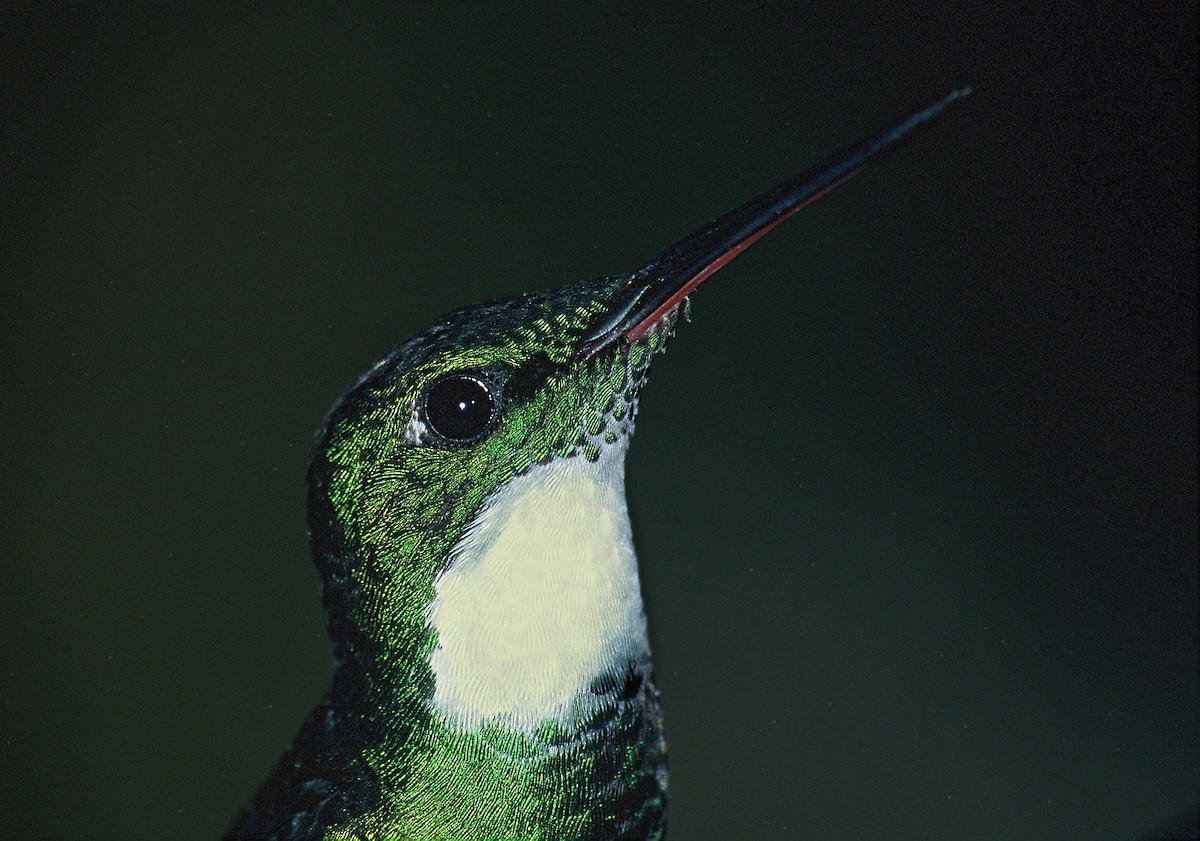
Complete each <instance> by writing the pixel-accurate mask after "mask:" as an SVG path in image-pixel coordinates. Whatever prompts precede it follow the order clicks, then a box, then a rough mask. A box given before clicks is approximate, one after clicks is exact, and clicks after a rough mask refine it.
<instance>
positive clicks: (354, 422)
mask: <svg viewBox="0 0 1200 841" xmlns="http://www.w3.org/2000/svg"><path fill="white" fill-rule="evenodd" d="M624 285H625V283H624V282H623V281H622V280H610V279H604V280H599V281H591V282H588V283H583V284H577V285H574V286H570V287H566V288H564V289H561V290H557V291H554V292H550V293H541V294H535V295H529V296H525V297H522V298H517V299H512V300H508V301H501V302H495V303H488V304H483V305H480V306H477V307H472V308H468V309H464V310H461V311H459V312H457V313H454V314H451V315H449V316H447V317H446V318H445V319H443V320H442V321H441V322H440V323H439V324H437V325H435V326H434V327H432V328H430V329H429V330H427V331H425V332H423V333H421V334H419V335H417V336H415V337H413V338H412V339H410V340H408V341H407V342H405V343H403V344H401V345H400V346H399V347H397V348H396V349H395V350H394V351H392V352H391V353H390V354H388V356H386V357H385V358H384V359H383V360H381V361H380V362H379V363H378V364H376V365H375V366H374V367H373V368H372V369H371V370H370V371H369V372H368V373H367V374H366V375H365V376H364V377H363V378H362V379H361V380H360V381H359V382H358V383H357V384H356V385H355V386H354V387H353V388H352V389H351V390H350V391H349V392H348V393H347V394H346V395H345V396H344V397H343V398H342V400H341V401H340V402H339V404H338V405H337V406H336V407H335V409H334V410H333V412H332V413H331V414H330V416H329V418H328V419H327V420H326V423H325V426H324V429H323V430H322V433H321V435H320V437H319V441H318V447H317V455H316V457H315V459H314V461H313V464H312V467H311V468H310V472H309V486H310V494H309V521H310V532H311V536H312V542H313V550H314V554H315V557H316V561H317V565H318V567H319V570H320V574H321V581H322V590H323V599H324V603H325V608H326V613H327V616H328V621H329V630H330V635H331V637H332V639H333V641H334V653H335V658H336V660H337V663H338V668H337V673H336V676H335V679H334V685H333V689H332V691H331V693H330V695H329V697H328V698H327V699H326V700H325V701H324V702H323V703H322V705H321V706H320V707H318V709H317V710H316V711H314V713H313V714H312V716H311V717H310V719H309V721H308V722H307V723H306V725H305V727H304V729H303V731H302V732H301V734H300V736H299V737H298V738H297V740H296V742H295V743H294V745H293V747H292V748H291V750H290V751H289V753H288V754H287V755H286V756H285V757H284V758H283V760H282V761H281V762H280V765H279V767H278V768H277V769H276V772H275V774H274V775H273V777H272V778H271V779H270V780H269V781H268V783H267V784H266V785H265V786H264V787H263V789H262V790H261V791H260V793H259V795H258V796H257V797H256V798H255V801H254V802H253V803H252V804H251V805H250V806H249V807H248V808H247V810H246V811H245V812H244V813H243V814H242V815H241V816H240V818H239V820H238V823H237V824H236V825H235V827H234V828H233V829H232V830H231V831H230V833H229V835H228V836H227V838H229V839H238V838H247V839H248V838H278V839H281V841H282V839H316V838H324V839H343V838H345V839H350V838H355V839H358V838H363V839H366V838H372V839H374V838H379V839H384V838H386V839H409V838H411V839H431V840H432V839H443V838H445V839H451V838H454V839H458V838H479V839H493V838H495V839H501V838H505V839H507V838H521V839H557V840H558V841H563V840H564V839H576V838H577V839H624V838H629V839H635V838H636V839H641V838H652V837H658V836H659V835H660V834H661V827H662V825H663V819H664V815H665V784H666V771H665V751H664V747H663V740H662V733H661V714H660V710H659V702H658V693H657V690H656V689H655V686H654V682H653V679H652V675H651V674H650V671H649V668H650V666H649V656H648V652H646V653H645V656H644V657H642V658H641V659H640V662H637V663H634V664H631V666H632V668H633V669H635V670H637V672H638V673H637V674H630V675H617V676H613V679H612V680H610V681H609V683H610V684H611V686H609V687H608V692H607V695H606V694H605V693H600V697H602V698H606V699H607V703H606V704H605V706H604V707H603V708H602V709H601V710H600V711H599V712H598V713H597V714H596V715H595V716H593V717H592V718H591V720H589V721H588V722H586V724H585V726H583V727H581V728H578V729H572V730H566V729H565V728H563V727H561V726H559V725H557V724H555V723H553V722H547V723H546V724H545V725H544V726H542V727H541V728H539V729H538V731H537V732H535V733H533V734H525V733H520V732H512V731H506V730H505V729H503V728H501V727H491V728H488V729H486V730H484V731H483V732H481V733H463V732H458V731H456V730H455V729H454V728H452V727H451V726H449V725H448V724H447V723H446V722H445V721H443V720H441V719H440V717H439V716H438V714H437V712H436V710H434V709H432V708H431V704H430V699H431V697H432V694H433V689H434V678H433V674H432V671H431V669H430V665H429V659H430V656H431V654H432V651H433V649H434V646H435V645H436V642H437V641H436V635H435V634H434V633H433V632H432V630H431V628H430V627H429V623H428V621H427V616H426V609H427V606H428V605H429V603H430V601H431V600H432V599H433V597H434V581H435V579H436V578H437V576H438V575H439V573H441V572H442V567H443V565H444V564H445V563H446V559H447V558H448V557H449V555H450V551H451V549H452V547H453V545H454V544H455V542H456V541H457V540H458V539H459V537H460V536H461V535H462V533H463V530H464V529H465V528H466V527H467V525H468V523H470V522H471V519H472V517H473V516H475V514H476V513H477V512H478V510H479V508H480V506H481V505H482V504H483V502H484V499H485V498H486V497H487V495H488V493H489V492H490V491H491V490H493V489H495V488H497V487H500V486H502V485H504V484H505V483H506V482H508V481H510V480H511V479H512V478H513V477H515V476H517V475H519V474H521V473H523V472H525V471H526V470H528V469H529V468H530V467H531V466H532V465H536V464H539V463H544V462H546V461H549V460H551V459H556V458H580V459H591V460H594V459H596V458H597V457H598V448H601V447H604V446H610V445H616V443H617V441H618V438H619V437H620V436H625V435H627V434H628V433H629V432H630V431H631V429H632V422H633V416H634V414H635V412H636V400H637V390H638V388H639V387H640V386H641V384H642V382H643V381H644V378H645V371H646V368H647V366H648V364H649V360H650V357H651V356H652V355H653V353H654V351H655V350H657V349H658V348H659V347H660V346H661V345H662V343H663V342H664V341H665V337H666V335H667V334H668V332H669V328H670V323H671V322H672V321H673V318H668V319H667V321H666V322H665V323H664V324H663V325H662V326H661V328H660V329H656V330H654V331H652V332H651V333H650V334H649V335H647V336H646V337H645V338H644V339H642V340H641V341H640V342H638V343H636V344H635V345H633V346H631V347H627V348H620V347H614V348H613V349H611V350H610V351H608V352H606V353H602V354H598V355H596V356H594V357H592V358H590V359H588V360H586V361H584V360H580V358H579V355H578V353H577V351H578V345H579V343H580V340H581V338H582V337H583V336H584V335H585V333H586V332H587V330H588V328H589V327H591V326H592V325H593V324H594V322H595V321H596V318H597V317H598V316H599V315H601V314H603V313H604V312H606V311H607V310H608V309H609V308H610V307H611V305H612V301H613V298H614V296H615V295H616V294H618V293H619V292H620V291H621V290H622V288H623V287H624ZM456 370H472V371H485V372H487V374H488V376H489V377H490V378H491V379H492V381H494V382H496V383H498V384H499V385H500V387H501V388H502V390H503V395H504V409H503V415H502V417H501V418H500V419H499V421H498V423H497V424H496V427H495V429H494V431H493V432H492V434H491V435H490V436H489V437H488V438H487V439H486V440H484V441H483V442H480V443H479V444H478V445H476V446H470V447H437V446H420V445H419V442H417V443H414V442H413V441H412V438H413V433H412V421H413V407H414V405H416V404H417V403H418V402H419V397H420V395H421V393H422V391H423V389H425V388H426V387H427V385H428V384H429V382H431V381H433V380H435V379H436V378H438V377H440V376H442V375H443V374H445V373H446V372H447V371H456ZM598 677H600V678H604V677H605V676H598Z"/></svg>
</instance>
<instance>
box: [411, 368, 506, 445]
mask: <svg viewBox="0 0 1200 841" xmlns="http://www.w3.org/2000/svg"><path fill="white" fill-rule="evenodd" d="M495 414H496V401H495V400H494V399H493V398H492V392H491V389H490V388H489V387H488V385H487V383H485V382H483V381H482V380H480V379H477V378H475V377H471V376H467V375H466V374H459V375H457V376H453V377H446V378H445V379H444V380H439V381H438V382H436V383H434V385H433V387H432V388H431V389H429V392H428V393H427V394H426V395H425V419H426V420H427V421H428V422H429V425H430V426H431V427H433V431H434V432H436V433H437V434H438V435H440V436H442V437H443V438H445V439H446V440H447V441H453V442H455V443H460V444H461V443H465V442H467V441H470V440H471V439H473V438H476V437H478V436H479V435H480V433H482V432H483V431H484V430H486V429H487V428H488V425H489V424H491V422H492V418H493V417H494V416H495Z"/></svg>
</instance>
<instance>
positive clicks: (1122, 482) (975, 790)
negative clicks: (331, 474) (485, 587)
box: [0, 2, 1200, 841]
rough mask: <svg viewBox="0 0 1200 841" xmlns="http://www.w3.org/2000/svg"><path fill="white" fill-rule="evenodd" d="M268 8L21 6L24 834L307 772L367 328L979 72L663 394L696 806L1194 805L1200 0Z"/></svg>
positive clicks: (537, 271) (760, 253)
mask: <svg viewBox="0 0 1200 841" xmlns="http://www.w3.org/2000/svg"><path fill="white" fill-rule="evenodd" d="M175 5H177V6H182V4H175ZM242 6H243V7H242V8H240V9H239V8H235V7H234V6H232V5H229V6H219V7H215V8H209V7H205V6H192V5H190V4H189V7H188V8H187V9H186V10H180V9H178V8H174V6H172V7H171V8H169V9H166V10H160V11H148V10H146V9H140V10H139V8H138V7H136V6H133V5H130V4H116V5H107V4H94V3H81V4H78V5H72V4H60V5H59V6H58V7H56V10H55V11H47V9H49V8H51V6H49V5H48V4H28V6H27V7H26V8H25V9H24V10H22V7H21V6H20V5H17V6H13V5H12V4H9V5H6V6H5V11H4V12H3V13H2V16H0V21H2V28H3V43H2V44H0V61H2V62H3V73H4V81H3V93H2V97H3V100H2V101H0V106H2V112H0V113H2V116H0V132H2V148H0V156H2V157H0V159H2V160H3V164H4V166H3V169H2V170H0V177H2V178H3V183H2V184H0V195H2V197H3V198H2V201H0V213H2V214H3V215H2V217H0V225H2V227H0V236H2V237H3V240H2V245H3V248H2V250H0V260H2V263H0V270H2V275H0V284H2V286H0V294H2V299H0V304H2V307H3V311H2V314H0V320H2V321H0V328H2V337H0V338H2V342H3V344H2V353H3V358H2V362H0V366H2V368H0V373H2V376H3V388H2V392H0V400H2V404H0V409H2V415H0V423H2V436H3V437H2V441H3V445H2V449H0V467H2V471H3V472H2V479H3V482H2V491H0V493H2V504H3V520H2V524H3V533H2V535H0V537H2V542H0V545H2V547H3V554H4V557H3V566H2V570H3V573H2V574H3V579H2V581H0V610H2V611H3V620H2V622H3V625H2V634H3V636H2V638H0V643H2V645H3V670H2V672H0V680H2V681H3V683H2V684H0V699H2V700H0V704H2V706H0V713H3V722H4V725H3V726H4V736H3V739H2V740H0V744H2V745H3V754H2V756H0V759H2V761H3V774H4V777H3V779H2V780H0V826H2V827H3V833H4V835H5V836H6V837H10V838H22V839H39V838H64V839H67V838H71V839H191V838H195V839H204V838H213V837H214V836H216V835H217V834H218V833H219V832H220V831H221V830H222V828H223V827H224V826H225V825H226V824H227V822H228V821H229V819H230V818H231V816H232V815H233V814H234V812H236V810H237V809H238V808H239V807H240V806H241V805H242V803H243V802H244V800H245V799H246V797H247V796H248V795H249V794H250V792H251V791H252V789H253V788H254V787H255V785H256V784H257V782H258V781H259V780H260V779H261V778H262V777H263V775H264V774H265V773H266V772H267V771H268V769H269V768H270V767H271V766H272V764H273V763H274V761H275V759H276V757H277V755H278V754H279V753H280V751H281V750H282V749H283V747H284V746H285V745H286V743H287V742H288V740H289V739H290V738H291V736H292V735H293V733H294V731H295V729H296V727H297V726H298V724H299V723H300V721H301V719H302V718H303V716H304V715H305V714H306V712H307V711H308V710H309V709H310V707H311V706H312V705H313V704H314V703H315V702H316V700H317V699H318V697H319V696H320V694H321V692H322V690H323V688H324V686H325V684H326V681H327V679H328V675H329V671H330V662H329V657H328V653H327V648H326V644H325V639H324V633H323V629H322V617H321V614H320V610H319V604H318V598H317V589H316V580H315V575H314V572H313V570H312V568H311V566H310V564H309V561H308V550H307V545H306V539H305V534H304V521H303V500H304V494H303V485H302V479H303V475H304V470H305V465H306V462H307V460H308V457H309V452H310V447H311V441H312V433H313V430H314V429H316V427H317V425H318V423H319V422H320V420H321V417H322V415H323V414H324V412H325V411H326V410H327V408H328V407H329V406H330V405H331V404H332V402H333V401H334V400H335V399H336V397H337V396H338V395H339V393H340V392H341V390H342V389H343V387H345V386H346V385H347V384H348V383H349V382H351V381H352V380H353V379H354V378H355V377H356V375H357V374H358V373H359V372H360V371H361V370H363V369H365V368H366V367H367V365H369V364H370V362H371V361H372V359H373V358H374V357H375V356H377V355H378V354H379V353H381V352H382V351H384V350H385V349H386V348H387V347H389V346H390V345H391V344H393V343H394V342H395V341H397V340H399V339H401V338H403V337H404V336H405V335H407V334H408V333H410V332H412V331H414V330H416V329H418V328H421V327H423V326H425V325H426V324H428V323H430V322H431V321H432V320H433V319H434V318H436V317H437V315H438V314H440V313H441V312H443V311H445V310H447V309H451V308H454V307H457V306H459V305H462V304H465V303H469V302H472V301H475V300H478V299H481V298H488V297H497V296H502V295H510V294H515V293H520V292H524V291H530V290H533V289H537V288H542V287H547V286H554V285H557V284H559V283H563V282H568V281H573V280H577V279H581V278H585V277H588V276H594V275H598V274H606V273H613V272H619V271H627V270H629V269H632V268H634V267H636V266H637V265H638V264H639V263H640V262H641V261H643V260H644V259H645V258H647V257H648V256H650V255H651V254H653V253H654V252H655V251H657V250H658V249H659V248H661V247H663V246H665V245H667V244H669V243H670V242H672V241H673V240H674V239H675V238H677V237H678V236H680V235H682V234H684V233H686V232H688V231H689V230H691V229H692V228H693V227H696V226H698V225H699V224H701V223H703V222H704V221H707V219H709V218H711V217H712V216H714V215H716V214H718V213H719V212H721V211H723V210H725V209H726V208H728V207H729V206H731V205H732V204H734V203H736V202H738V201H740V200H741V199H743V198H745V197H747V196H748V195H750V194H751V193H754V192H756V191H758V190H760V189H762V188H764V187H766V186H769V185H770V184H771V183H773V182H774V181H776V180H778V179H780V178H782V177H783V176H785V175H788V174H790V173H791V172H793V171H795V170H797V169H800V168H803V167H804V166H807V165H808V164H809V163H812V162H814V161H815V160H817V159H819V158H821V157H823V156H824V155H825V154H826V153H828V152H830V151H832V150H833V149H835V148H836V147H838V146H839V145H841V144H842V143H844V142H846V141H848V140H850V139H852V138H854V137H855V136H857V135H859V134H861V133H863V132H865V131H867V130H870V129H873V128H875V127H877V126H878V125H880V124H882V123H883V122H885V121H887V120H889V119H891V118H892V117H895V116H897V115H898V114H899V113H901V112H902V111H905V110H908V109H909V108H911V107H915V106H917V105H919V104H922V103H924V102H925V101H927V100H929V99H932V98H934V97H937V96H940V95H942V94H943V93H945V92H946V91H948V90H950V89H951V88H953V87H957V86H960V85H963V84H973V85H974V86H975V87H976V88H977V89H978V94H977V96H976V97H975V98H974V100H973V101H972V102H970V103H969V104H968V105H966V106H964V107H963V108H961V109H960V110H959V111H957V112H956V113H954V114H953V115H952V116H950V117H948V118H947V119H946V120H945V121H944V122H942V123H939V124H937V125H936V126H935V127H933V128H932V129H930V130H929V131H927V132H925V133H924V134H922V135H921V136H920V137H919V138H918V139H917V140H916V141H915V142H913V143H912V144H911V145H909V146H907V147H906V148H904V149H903V150H901V151H900V152H899V153H897V154H896V155H894V156H893V157H891V158H890V159H889V160H887V161H886V162H884V163H883V164H882V165H881V166H879V167H877V168H875V169H873V170H872V171H870V172H869V173H867V174H866V175H864V176H861V177H860V178H858V179H857V180H856V181H854V182H852V183H851V184H850V185H848V186H846V187H844V188H843V189H841V190H840V191H838V192H837V193H836V194H835V195H833V196H831V197H830V198H828V199H827V200H825V201H824V202H822V203H821V204H820V205H819V206H817V207H815V208H813V209H812V210H811V211H809V212H806V213H805V214H804V215H803V216H802V217H800V218H798V219H797V220H796V221H795V222H793V223H791V224H790V225H789V226H787V227H785V228H783V229H781V230H780V231H779V232H777V233H775V234H773V235H772V236H771V237H770V238H769V239H768V240H766V241H765V242H764V243H763V244H761V245H759V246H757V247H756V248H755V249H754V250H753V251H752V252H751V253H750V254H748V255H747V256H746V257H744V258H743V259H742V260H740V261H738V263H737V264H735V265H734V266H732V267H730V268H729V269H727V270H726V271H724V272H723V273H722V274H721V275H719V276H718V277H717V279H716V280H715V281H714V282H712V283H711V284H710V285H708V286H707V287H706V288H705V289H703V290H702V292H701V293H700V294H698V295H697V296H696V298H695V301H694V303H695V307H694V309H695V318H694V323H693V324H691V325H685V326H684V327H683V328H682V329H681V330H680V335H679V336H678V337H677V338H676V340H675V343H674V344H673V346H672V348H671V352H670V353H669V354H668V355H667V356H666V357H665V358H663V359H662V360H661V361H660V362H659V363H658V365H657V369H656V371H655V375H654V377H653V378H652V379H653V382H652V384H651V386H650V388H649V389H648V390H647V392H646V393H645V396H644V400H643V402H642V416H641V418H640V420H639V425H638V436H637V441H636V443H635V445H634V447H633V450H632V452H631V456H630V459H631V462H630V467H629V485H630V487H629V495H630V501H631V506H632V513H633V518H634V529H635V533H636V538H637V542H638V547H639V554H640V556H641V561H642V570H643V580H644V584H645V590H646V598H647V601H648V604H649V611H650V616H651V633H652V637H653V642H654V645H655V654H656V665H657V669H658V674H659V678H660V683H661V685H662V690H663V695H664V698H665V702H666V705H667V714H668V719H667V725H668V736H669V742H670V746H671V761H672V775H673V776H672V791H673V802H672V806H671V810H672V817H671V822H672V830H671V837H672V839H674V841H692V840H693V839H697V840H699V839H731V838H754V839H759V838H762V839H774V838H799V837H811V838H828V839H847V838H869V837H889V838H898V839H964V838H996V839H1135V838H1142V837H1149V836H1147V835H1146V834H1147V833H1151V834H1153V833H1154V832H1156V831H1159V830H1161V828H1163V827H1166V826H1170V825H1172V824H1173V823H1174V822H1177V821H1178V820H1180V819H1181V818H1182V817H1183V816H1185V815H1186V814H1188V813H1189V811H1190V810H1192V809H1193V808H1194V806H1195V803H1196V792H1197V785H1198V782H1200V772H1198V768H1197V752H1198V747H1200V744H1198V743H1200V739H1198V732H1197V731H1198V726H1197V673H1196V650H1197V646H1196V641H1197V615H1196V603H1195V597H1196V486H1195V480H1196V469H1195V468H1196V463H1195V458H1196V438H1195V423H1196V389H1195V387H1196V370H1195V364H1196V353H1195V352H1196V313H1195V302H1196V286H1195V277H1194V271H1195V231H1194V225H1195V221H1196V217H1195V208H1196V204H1195V184H1194V179H1195V174H1196V173H1195V160H1194V157H1193V155H1194V152H1195V143H1196V123H1195V120H1196V110H1195V72H1196V67H1195V58H1194V54H1193V51H1194V48H1195V24H1194V20H1193V19H1192V18H1191V14H1192V12H1191V10H1190V4H1185V3H1174V4H1162V7H1161V8H1155V7H1153V6H1151V5H1145V4H1129V3H1103V2H1101V3H1096V4H1077V3H1074V2H1072V3H1065V2H1064V3H1058V4H1051V5H1046V4H1045V3H1033V2H1029V3H1015V2H999V3H997V2H990V3H974V4H966V5H962V4H945V5H942V4H938V3H918V4H916V5H913V4H892V3H875V4H864V5H856V6H840V5H836V4H835V5H828V4H807V3H796V4H783V3H781V4H770V5H767V4H761V5H755V4H750V5H747V4H744V3H740V4H739V3H731V4H726V6H725V7H724V8H723V9H716V8H715V7H713V6H710V5H709V4H696V5H690V4H678V3H677V4H671V5H663V6H657V7H656V8H655V10H653V11H634V10H633V8H634V7H633V6H632V4H629V5H628V6H627V8H624V9H623V10H611V9H610V10H603V9H597V8H593V7H591V6H588V5H570V6H565V7H564V6H557V5H546V6H543V7H538V8H535V7H533V6H528V5H527V6H521V7H519V8H510V9H507V10H503V11H496V10H488V9H486V8H483V7H475V8H468V7H465V6H459V5H455V6H454V8H453V10H445V11H443V10H439V9H437V8H433V7H431V6H429V5H427V4H419V5H416V4H375V5H369V6H357V5H356V7H355V8H354V9H350V8H348V7H346V6H343V5H340V4H306V5H297V4H242ZM1127 6H1128V7H1130V8H1128V9H1127V8H1126V7H1127ZM251 8H252V9H253V10H248V9H251Z"/></svg>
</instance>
